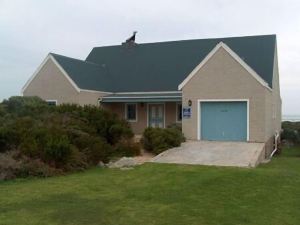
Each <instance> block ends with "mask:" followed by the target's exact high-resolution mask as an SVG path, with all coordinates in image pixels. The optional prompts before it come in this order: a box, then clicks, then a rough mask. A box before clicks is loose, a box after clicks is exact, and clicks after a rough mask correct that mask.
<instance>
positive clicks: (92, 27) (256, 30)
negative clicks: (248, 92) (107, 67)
mask: <svg viewBox="0 0 300 225" xmlns="http://www.w3.org/2000/svg"><path fill="white" fill-rule="evenodd" d="M299 12H300V1H299V0H285V1H279V0H273V1H271V0H270V1H264V0H248V1H240V0H151V1H146V0H118V1H117V0H65V1H63V0H48V1H40V0H14V1H12V0H0V101H1V100H2V99H4V98H8V97H9V96H12V95H19V94H20V90H21V88H22V86H23V85H24V84H25V82H26V81H27V79H28V78H29V77H30V76H31V75H32V74H33V72H34V71H35V69H36V68H37V67H38V66H39V64H40V63H41V62H42V60H43V59H44V58H45V57H46V55H47V54H48V53H49V52H55V53H58V54H63V55H66V56H70V57H74V58H80V59H85V57H86V56H87V55H88V53H89V52H90V51H91V49H92V48H93V47H95V46H103V45H117V44H120V43H121V42H123V41H124V40H125V39H126V38H127V37H129V36H130V35H131V33H132V31H134V30H137V31H138V34H137V42H140V43H143V42H157V41H169V40H181V39H201V38H214V37H228V36H243V35H258V34H277V41H278V54H279V70H280V83H281V96H282V101H283V113H284V114H300V88H299V87H300V13H299Z"/></svg>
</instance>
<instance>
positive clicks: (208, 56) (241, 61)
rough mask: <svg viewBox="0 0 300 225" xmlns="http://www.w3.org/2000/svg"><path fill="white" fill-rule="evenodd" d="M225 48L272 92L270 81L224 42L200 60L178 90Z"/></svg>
mask: <svg viewBox="0 0 300 225" xmlns="http://www.w3.org/2000/svg"><path fill="white" fill-rule="evenodd" d="M220 48H223V49H225V51H227V52H228V53H229V55H230V56H231V57H232V58H234V59H235V60H236V61H237V62H238V63H239V64H241V66H242V67H243V68H244V69H245V70H246V71H247V72H248V73H249V74H251V75H252V76H253V77H254V78H255V80H256V81H258V82H259V83H260V84H261V85H262V86H264V87H266V88H267V89H268V90H269V91H271V92H272V89H271V88H270V87H269V85H268V83H267V82H266V81H264V80H263V79H262V78H261V76H259V75H258V74H257V73H256V72H255V71H254V70H253V69H252V68H251V67H250V66H249V65H248V64H247V63H246V62H245V61H244V60H242V59H241V58H240V57H239V56H238V55H237V54H236V53H235V52H234V51H233V50H232V49H231V48H229V47H228V45H226V44H225V43H223V42H220V43H219V44H217V45H216V46H215V47H214V48H213V50H211V52H209V53H208V55H207V56H206V57H205V58H204V59H203V60H202V61H201V62H200V64H199V65H198V66H196V67H195V68H194V69H193V71H192V72H191V73H190V74H189V75H188V76H187V77H186V78H185V79H184V80H183V81H182V82H181V84H179V86H178V90H182V88H183V87H184V86H185V85H186V84H187V83H188V82H189V81H190V80H191V79H192V78H193V77H194V76H195V74H196V73H197V72H198V71H199V70H200V69H201V68H202V67H203V66H204V65H205V64H206V63H207V62H208V60H209V59H210V58H211V57H212V56H213V55H214V54H215V53H216V52H217V51H218V50H219V49H220Z"/></svg>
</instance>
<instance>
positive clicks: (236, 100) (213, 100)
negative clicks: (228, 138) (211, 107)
mask: <svg viewBox="0 0 300 225" xmlns="http://www.w3.org/2000/svg"><path fill="white" fill-rule="evenodd" d="M197 102H198V104H197V110H198V114H197V139H198V140H199V141H201V102H246V103H247V141H249V137H250V130H249V116H250V115H249V105H250V102H249V99H198V101H197Z"/></svg>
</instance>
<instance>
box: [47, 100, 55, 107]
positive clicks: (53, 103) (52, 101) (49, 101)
mask: <svg viewBox="0 0 300 225" xmlns="http://www.w3.org/2000/svg"><path fill="white" fill-rule="evenodd" d="M46 102H47V104H48V105H51V106H56V105H57V100H46Z"/></svg>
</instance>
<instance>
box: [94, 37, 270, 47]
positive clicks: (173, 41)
mask: <svg viewBox="0 0 300 225" xmlns="http://www.w3.org/2000/svg"><path fill="white" fill-rule="evenodd" d="M270 36H274V37H276V34H262V35H245V36H231V37H218V38H198V39H183V40H172V41H157V42H144V43H137V46H139V45H151V44H166V43H178V42H188V41H200V40H202V41H204V40H218V39H222V40H224V39H234V38H257V37H270ZM121 46H122V44H119V45H104V46H97V47H93V49H97V48H110V47H121Z"/></svg>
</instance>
